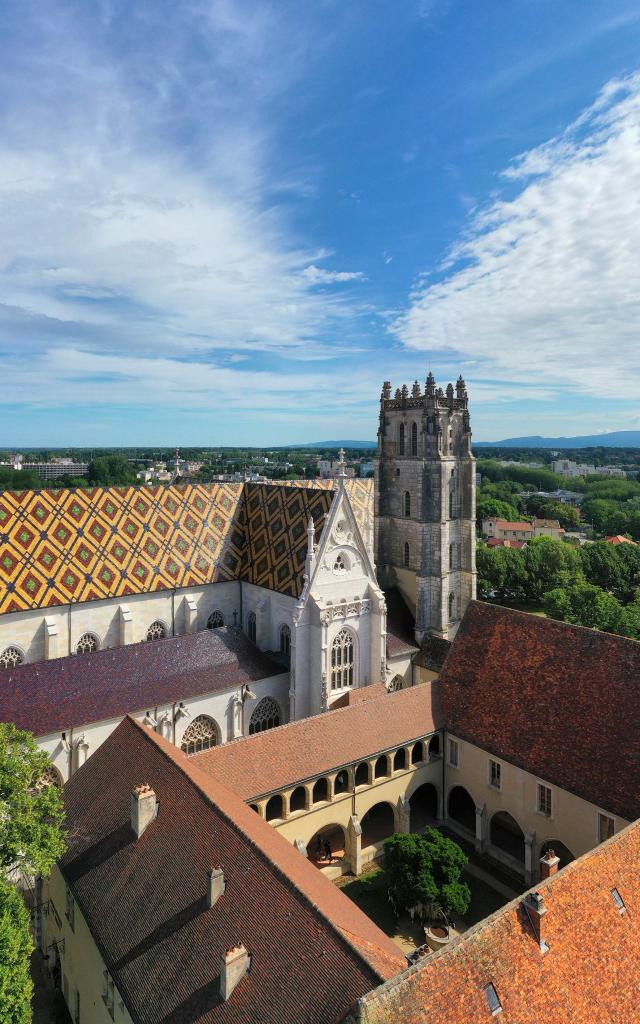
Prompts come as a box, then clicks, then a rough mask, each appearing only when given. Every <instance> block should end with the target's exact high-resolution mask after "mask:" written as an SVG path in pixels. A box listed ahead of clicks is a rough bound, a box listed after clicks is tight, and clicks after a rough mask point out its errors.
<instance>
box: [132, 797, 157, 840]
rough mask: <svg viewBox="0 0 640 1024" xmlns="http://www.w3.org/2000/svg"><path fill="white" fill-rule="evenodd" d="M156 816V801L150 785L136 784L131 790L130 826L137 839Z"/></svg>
mask: <svg viewBox="0 0 640 1024" xmlns="http://www.w3.org/2000/svg"><path fill="white" fill-rule="evenodd" d="M157 816H158V801H157V800H156V794H155V793H154V792H153V790H152V788H151V786H148V785H146V783H145V784H143V785H141V786H136V787H135V788H134V789H133V790H132V792H131V828H132V829H133V831H134V832H135V834H136V836H137V838H138V839H139V838H140V836H141V835H142V833H143V832H144V830H145V829H146V827H147V825H150V824H151V822H152V821H155V819H156V818H157Z"/></svg>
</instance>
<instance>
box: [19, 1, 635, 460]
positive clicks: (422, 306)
mask: <svg viewBox="0 0 640 1024" xmlns="http://www.w3.org/2000/svg"><path fill="white" fill-rule="evenodd" d="M639 335H640V7H639V6H638V4H637V0H628V2H627V0H588V2H587V0H563V2H562V3H558V0H491V2H490V3H487V2H486V0H348V2H347V3H345V2H344V0H306V2H304V3H300V2H299V0H273V2H269V0H255V2H254V0H135V2H133V3H132V2H131V0H77V2H72V0H55V2H54V0H35V2H32V0H4V2H3V3H2V5H0V379H1V380H2V387H1V388H0V402H1V406H0V422H1V423H2V429H1V430H0V443H2V444H5V445H15V446H25V445H29V444H31V445H66V444H78V445H80V444H96V445H98V444H104V445H110V444H154V443H162V444H174V443H175V444H181V445H192V444H194V445H195V444H203V445H216V444H226V445H230V444H256V445H262V444H265V445H266V444H287V443H300V442H305V441H313V440H322V439H324V438H327V437H330V438H335V437H341V438H363V439H364V438H366V439H373V438H374V437H375V430H376V415H377V401H378V396H379V393H380V386H381V383H382V381H383V380H384V379H390V380H391V381H392V383H393V385H394V387H395V386H397V385H399V384H402V383H404V382H408V383H411V382H412V381H413V379H414V378H418V379H419V380H421V381H423V380H424V378H425V376H426V373H427V370H428V368H429V367H431V369H432V370H433V371H434V373H435V374H436V377H437V378H438V379H439V380H440V381H442V382H443V383H446V381H447V380H448V379H450V378H452V377H454V376H457V375H458V373H460V372H462V374H463V375H464V377H465V378H466V380H467V382H468V386H469V391H470V395H471V401H472V426H473V428H474V435H475V437H476V438H477V439H483V440H489V439H497V438H501V437H509V436H514V435H522V434H530V433H536V434H537V433H540V434H547V435H557V434H573V433H585V432H595V431H605V430H615V429H640V337H639Z"/></svg>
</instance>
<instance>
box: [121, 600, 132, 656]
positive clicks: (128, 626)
mask: <svg viewBox="0 0 640 1024" xmlns="http://www.w3.org/2000/svg"><path fill="white" fill-rule="evenodd" d="M119 612H120V623H119V625H120V629H119V633H120V646H121V647H124V646H125V645H126V644H131V643H133V616H132V615H131V611H130V609H129V605H127V604H121V605H120V609H119Z"/></svg>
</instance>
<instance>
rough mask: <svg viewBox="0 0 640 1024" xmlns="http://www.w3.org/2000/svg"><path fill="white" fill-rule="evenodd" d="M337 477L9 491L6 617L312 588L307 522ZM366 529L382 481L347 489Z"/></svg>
mask: <svg viewBox="0 0 640 1024" xmlns="http://www.w3.org/2000/svg"><path fill="white" fill-rule="evenodd" d="M336 486H337V485H336V482H335V481H333V480H290V481H279V482H273V483H270V484H253V483H246V484H242V483H237V484H236V483H212V484H173V485H170V486H164V485H158V486H155V487H108V488H101V487H96V488H93V489H91V490H84V489H75V488H74V489H66V490H59V491H53V490H46V489H44V490H39V491H32V490H27V491H19V492H18V491H5V492H3V493H2V494H0V614H3V613H7V612H19V611H25V610H27V609H35V608H43V609H44V608H50V607H53V606H55V605H61V604H70V603H76V602H84V601H93V600H103V599H105V598H111V597H127V596H129V595H131V594H145V593H150V592H155V591H162V590H173V589H175V588H177V587H190V586H200V585H202V584H205V583H216V582H219V581H224V580H237V579H245V580H248V581H249V582H252V583H257V584H259V585H260V586H266V587H270V588H271V589H273V590H277V591H278V592H279V593H283V594H291V595H293V596H296V597H297V596H299V594H300V593H301V591H302V576H303V570H304V554H305V552H306V526H307V521H308V519H309V516H310V515H313V517H314V520H315V521H316V527H317V528H318V530H321V528H322V525H323V522H324V517H325V515H326V514H327V513H328V511H329V509H330V507H331V504H332V502H333V499H334V496H335V491H336ZM345 489H346V491H347V494H348V495H349V498H350V500H351V503H352V507H353V510H354V513H355V516H356V519H357V520H358V522H359V523H360V525H361V526H365V525H366V524H367V522H370V521H372V515H373V481H372V480H356V481H346V482H345ZM318 536H319V534H318Z"/></svg>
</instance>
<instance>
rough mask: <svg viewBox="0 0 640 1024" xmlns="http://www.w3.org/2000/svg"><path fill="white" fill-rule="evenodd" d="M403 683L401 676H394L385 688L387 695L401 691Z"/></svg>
mask: <svg viewBox="0 0 640 1024" xmlns="http://www.w3.org/2000/svg"><path fill="white" fill-rule="evenodd" d="M403 683H404V678H403V676H394V677H393V679H392V680H391V682H390V683H389V685H388V686H387V692H388V693H395V692H396V690H401V689H402V686H403Z"/></svg>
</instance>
